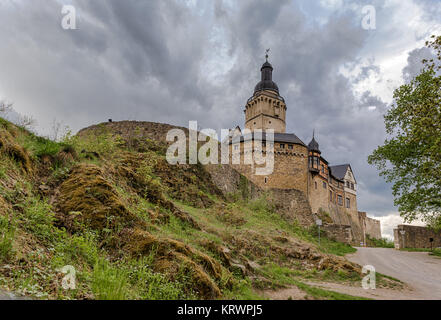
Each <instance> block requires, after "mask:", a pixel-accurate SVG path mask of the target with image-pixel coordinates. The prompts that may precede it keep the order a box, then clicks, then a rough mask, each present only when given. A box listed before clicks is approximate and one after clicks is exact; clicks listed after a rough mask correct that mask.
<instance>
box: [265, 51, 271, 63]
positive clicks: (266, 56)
mask: <svg viewBox="0 0 441 320" xmlns="http://www.w3.org/2000/svg"><path fill="white" fill-rule="evenodd" d="M270 51H271V49H266V55H265V58H266V61H268V57H269V55H268V53H269V52H270Z"/></svg>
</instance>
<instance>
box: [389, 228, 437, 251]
mask: <svg viewBox="0 0 441 320" xmlns="http://www.w3.org/2000/svg"><path fill="white" fill-rule="evenodd" d="M400 231H404V232H405V233H404V235H402V234H401V232H400ZM430 238H432V239H433V243H432V246H433V248H438V247H441V231H438V232H435V231H433V230H431V229H429V228H427V227H418V226H409V225H399V226H398V228H397V229H395V230H394V242H395V248H396V249H403V248H430V247H431V243H430Z"/></svg>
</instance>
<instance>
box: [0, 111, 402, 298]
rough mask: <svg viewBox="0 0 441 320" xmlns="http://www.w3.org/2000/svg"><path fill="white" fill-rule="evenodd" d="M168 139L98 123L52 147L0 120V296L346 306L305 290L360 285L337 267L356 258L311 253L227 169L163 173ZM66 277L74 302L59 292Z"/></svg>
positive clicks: (329, 250) (154, 131)
mask: <svg viewBox="0 0 441 320" xmlns="http://www.w3.org/2000/svg"><path fill="white" fill-rule="evenodd" d="M171 128H174V127H173V126H170V125H166V124H158V123H151V122H117V123H105V124H101V125H96V126H92V127H90V128H86V129H83V130H81V131H80V132H79V133H78V134H77V135H75V136H71V135H68V136H66V137H65V138H64V139H63V141H61V142H54V141H51V140H48V139H45V138H42V137H38V136H36V135H35V134H33V133H31V132H29V131H27V130H25V129H23V128H20V127H17V126H15V125H13V124H12V123H10V122H8V121H5V120H3V119H0V234H1V238H0V289H3V290H8V291H14V292H18V293H21V294H26V295H29V296H32V297H37V298H39V297H41V298H49V299H220V298H224V299H253V298H263V297H265V293H266V292H269V290H275V289H279V288H284V287H291V286H295V287H297V288H298V289H299V292H300V293H301V296H300V297H298V298H316V299H348V298H353V297H349V296H345V295H342V294H338V293H334V292H329V291H325V290H322V289H318V288H316V287H312V286H310V285H307V284H305V282H310V281H333V282H345V283H347V282H352V283H353V282H358V281H360V280H361V268H360V266H358V265H356V264H353V263H350V262H349V261H347V260H346V259H345V258H344V257H343V256H344V255H345V254H346V253H351V252H354V251H355V249H353V248H352V247H350V246H349V245H346V244H342V243H339V242H335V241H333V240H331V239H328V238H326V237H323V238H322V241H321V245H320V246H319V245H318V238H317V234H316V231H315V229H311V228H307V227H305V225H304V223H302V221H300V220H301V219H299V217H301V216H302V215H296V213H294V214H293V213H289V212H286V210H283V208H280V207H278V206H277V205H276V203H275V202H274V201H273V199H272V198H271V195H269V194H266V193H265V192H262V191H261V190H258V188H257V187H255V186H254V185H253V184H252V183H251V182H250V181H248V180H247V179H246V178H245V177H243V176H241V175H240V174H239V173H237V172H235V171H234V170H233V169H231V168H229V167H228V166H202V165H200V164H198V165H179V166H174V165H170V164H169V163H168V162H167V161H166V159H165V153H166V150H167V143H166V141H165V136H166V134H165V133H166V132H167V131H168V130H170V129H171ZM182 129H184V128H182ZM184 130H186V129H184ZM224 185H225V186H226V187H225V188H223V187H222V186H224ZM67 265H70V266H73V267H74V268H75V271H76V288H75V289H74V290H64V289H63V288H62V286H61V283H62V279H63V277H64V274H63V273H62V272H61V271H60V270H61V268H63V267H64V266H67ZM392 282H393V281H392V280H387V279H383V282H381V284H380V285H384V286H389V285H394V283H392Z"/></svg>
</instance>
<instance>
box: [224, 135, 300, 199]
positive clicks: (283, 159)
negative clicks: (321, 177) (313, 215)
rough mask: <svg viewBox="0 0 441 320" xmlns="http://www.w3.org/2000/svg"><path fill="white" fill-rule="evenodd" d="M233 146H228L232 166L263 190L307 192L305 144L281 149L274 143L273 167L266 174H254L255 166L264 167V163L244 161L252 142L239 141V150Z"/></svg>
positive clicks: (250, 151) (250, 150) (248, 154)
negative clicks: (253, 163) (269, 172)
mask: <svg viewBox="0 0 441 320" xmlns="http://www.w3.org/2000/svg"><path fill="white" fill-rule="evenodd" d="M285 145H286V144H285ZM233 147H234V148H236V146H231V147H230V158H231V163H232V167H233V168H234V169H236V170H237V171H239V172H240V173H241V174H243V175H244V176H246V177H247V178H248V179H249V180H250V181H252V182H253V183H255V184H256V185H258V186H259V187H260V188H262V189H264V190H269V189H296V190H300V191H302V192H304V193H305V194H307V192H308V157H307V148H306V147H305V146H301V145H293V149H286V148H285V149H281V148H280V144H279V143H275V145H274V168H273V171H272V174H270V175H267V176H264V175H256V174H255V173H256V168H258V167H265V165H260V166H259V165H255V166H252V165H250V164H246V163H245V158H246V157H248V156H250V153H252V150H253V149H252V143H250V142H245V143H240V144H239V145H238V147H240V150H235V149H233ZM264 156H267V157H270V155H267V154H266V153H264ZM239 157H240V158H239ZM236 161H237V162H236ZM236 163H237V164H236Z"/></svg>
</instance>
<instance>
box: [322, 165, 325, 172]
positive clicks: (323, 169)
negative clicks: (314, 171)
mask: <svg viewBox="0 0 441 320" xmlns="http://www.w3.org/2000/svg"><path fill="white" fill-rule="evenodd" d="M322 173H325V165H323V164H322Z"/></svg>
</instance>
